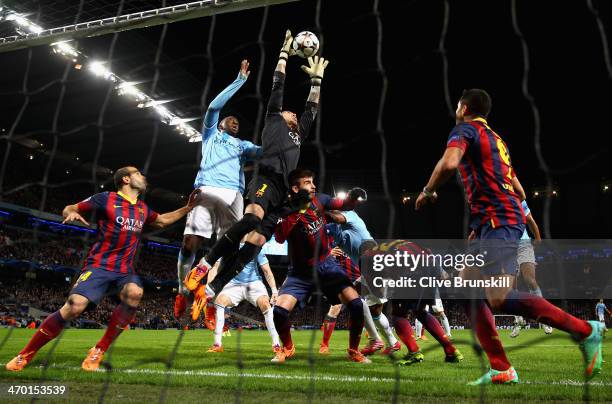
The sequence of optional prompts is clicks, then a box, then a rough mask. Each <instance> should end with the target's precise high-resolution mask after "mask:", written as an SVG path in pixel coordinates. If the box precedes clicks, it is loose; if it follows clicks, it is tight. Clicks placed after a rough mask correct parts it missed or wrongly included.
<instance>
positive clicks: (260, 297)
mask: <svg viewBox="0 0 612 404" xmlns="http://www.w3.org/2000/svg"><path fill="white" fill-rule="evenodd" d="M258 267H259V268H261V271H262V272H263V274H264V277H265V278H266V282H268V285H269V286H270V289H271V290H272V297H271V298H270V296H268V291H267V289H266V286H265V285H264V284H263V282H262V281H261V275H260V274H259V271H258V270H257V268H258ZM211 275H212V274H211ZM209 279H212V278H209ZM277 296H278V290H277V289H276V282H275V280H274V275H273V274H272V269H271V268H270V264H269V263H268V258H266V255H265V254H264V253H263V252H260V253H259V255H257V258H256V259H254V260H253V261H251V262H249V263H248V264H247V265H246V266H245V267H244V269H243V270H242V272H240V273H239V274H238V275H236V276H235V277H234V279H232V280H231V281H230V282H229V283H228V284H227V285H225V287H224V288H223V290H221V292H219V295H218V296H217V297H216V299H215V303H214V304H215V309H216V315H215V330H214V335H215V341H214V344H213V345H212V346H211V347H210V348H209V349H208V352H223V345H222V343H221V339H222V336H223V326H224V325H225V308H226V307H229V308H231V307H237V306H238V305H239V304H240V303H241V302H242V301H243V300H246V301H248V302H249V303H251V304H252V305H253V306H256V307H258V308H259V310H261V314H263V316H264V319H265V322H266V328H267V329H268V332H269V333H270V337H272V349H273V351H274V352H275V353H276V352H277V351H279V350H280V349H281V348H280V342H279V340H278V333H277V332H276V329H275V328H274V316H273V313H272V309H271V306H270V304H272V305H274V303H275V302H276V298H277Z"/></svg>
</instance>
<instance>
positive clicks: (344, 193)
mask: <svg viewBox="0 0 612 404" xmlns="http://www.w3.org/2000/svg"><path fill="white" fill-rule="evenodd" d="M336 198H340V199H345V198H346V192H345V191H338V193H337V194H336Z"/></svg>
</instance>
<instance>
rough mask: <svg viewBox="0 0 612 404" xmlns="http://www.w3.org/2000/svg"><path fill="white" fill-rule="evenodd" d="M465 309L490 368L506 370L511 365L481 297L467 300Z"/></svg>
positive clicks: (491, 317)
mask: <svg viewBox="0 0 612 404" xmlns="http://www.w3.org/2000/svg"><path fill="white" fill-rule="evenodd" d="M465 311H466V314H467V316H468V318H469V319H470V321H471V323H472V327H474V328H475V329H476V336H477V337H478V341H479V342H480V346H482V349H483V350H484V351H485V353H486V354H487V357H488V358H489V363H490V364H491V369H495V370H500V371H504V370H508V369H509V368H510V366H512V365H510V362H509V361H508V358H507V357H506V352H504V347H503V346H502V344H501V341H500V339H499V334H498V333H497V329H496V328H495V319H494V318H493V313H491V309H490V308H489V306H487V304H486V303H485V302H484V300H482V299H480V300H468V301H467V302H466V310H465Z"/></svg>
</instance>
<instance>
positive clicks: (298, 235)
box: [274, 194, 344, 275]
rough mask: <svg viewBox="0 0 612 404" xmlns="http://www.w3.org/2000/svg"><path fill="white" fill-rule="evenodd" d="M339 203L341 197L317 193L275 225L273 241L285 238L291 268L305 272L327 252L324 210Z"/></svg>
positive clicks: (342, 203)
mask: <svg viewBox="0 0 612 404" xmlns="http://www.w3.org/2000/svg"><path fill="white" fill-rule="evenodd" d="M343 207H344V200H342V199H337V198H332V197H330V196H329V195H326V194H317V196H315V197H314V198H313V199H312V201H310V204H309V205H308V208H306V209H303V210H300V211H299V212H293V213H291V214H289V215H288V216H287V217H285V218H283V220H282V221H281V222H280V223H279V224H278V225H277V226H276V229H275V232H274V237H275V238H276V241H277V242H279V243H284V242H285V240H287V241H288V247H289V258H290V261H291V270H292V271H293V272H298V273H300V274H303V275H309V274H311V273H312V269H313V267H314V266H315V265H316V264H318V263H320V262H322V261H324V260H325V259H326V258H327V257H328V256H329V252H330V246H331V239H330V236H329V234H327V231H326V229H325V225H326V224H327V221H326V220H325V210H326V209H329V210H331V209H342V208H343Z"/></svg>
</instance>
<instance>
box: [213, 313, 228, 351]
mask: <svg viewBox="0 0 612 404" xmlns="http://www.w3.org/2000/svg"><path fill="white" fill-rule="evenodd" d="M215 309H216V311H215V333H214V334H215V342H214V344H215V345H221V344H222V342H221V339H222V338H223V327H224V326H225V307H223V306H221V305H220V304H216V303H215Z"/></svg>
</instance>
